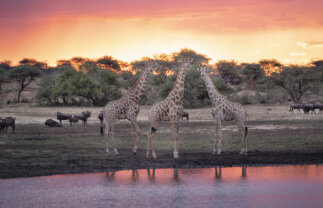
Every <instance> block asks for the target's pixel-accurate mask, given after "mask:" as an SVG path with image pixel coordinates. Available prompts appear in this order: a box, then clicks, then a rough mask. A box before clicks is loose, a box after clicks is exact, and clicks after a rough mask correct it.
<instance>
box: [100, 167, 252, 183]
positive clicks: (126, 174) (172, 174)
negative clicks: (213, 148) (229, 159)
mask: <svg viewBox="0 0 323 208" xmlns="http://www.w3.org/2000/svg"><path fill="white" fill-rule="evenodd" d="M224 169H225V170H227V169H228V168H224ZM239 170H240V171H239ZM156 172H157V173H156ZM225 172H226V174H227V175H226V176H227V177H224V180H233V179H234V178H235V179H238V178H240V179H245V178H247V167H246V166H241V167H232V168H230V171H229V172H227V171H225ZM239 172H240V175H239V177H238V173H239ZM116 173H117V176H116V177H115V175H116ZM181 174H183V175H187V174H203V175H205V174H207V175H211V174H212V169H211V168H198V169H178V168H173V169H157V171H156V169H155V168H147V169H146V170H144V169H132V170H124V171H107V172H106V173H105V176H106V178H107V179H108V180H109V181H113V180H115V181H116V182H120V183H122V181H125V182H127V183H128V182H131V183H136V182H147V181H150V182H158V183H161V184H162V183H167V182H171V181H173V182H180V175H181ZM214 177H215V179H217V180H221V179H222V167H215V168H214Z"/></svg>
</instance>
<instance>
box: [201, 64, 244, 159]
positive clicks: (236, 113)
mask: <svg viewBox="0 0 323 208" xmlns="http://www.w3.org/2000/svg"><path fill="white" fill-rule="evenodd" d="M198 70H199V71H200V72H201V76H202V78H203V80H204V82H205V85H206V88H207V91H208V94H209V97H210V100H211V102H212V106H213V107H212V116H213V119H214V124H215V133H214V148H213V154H216V153H217V154H218V155H219V154H221V147H222V144H221V139H222V132H221V122H222V121H231V120H235V121H236V123H237V125H238V127H239V130H240V132H241V134H242V148H241V152H240V154H242V155H246V154H247V151H248V150H247V143H246V137H247V133H248V128H247V127H246V126H245V121H246V110H245V109H244V108H243V106H242V105H241V104H240V103H235V102H231V101H229V100H228V99H227V98H226V97H225V96H224V95H222V94H221V93H220V92H219V91H218V90H217V88H216V87H215V86H214V84H213V82H212V80H211V78H210V76H209V74H208V73H207V72H208V70H209V69H208V68H207V67H203V66H202V67H199V68H198Z"/></svg>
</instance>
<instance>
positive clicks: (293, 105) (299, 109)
mask: <svg viewBox="0 0 323 208" xmlns="http://www.w3.org/2000/svg"><path fill="white" fill-rule="evenodd" d="M303 105H304V104H303V103H294V104H291V105H290V106H289V111H290V112H291V113H294V109H297V110H298V111H297V113H300V112H301V109H302V108H303Z"/></svg>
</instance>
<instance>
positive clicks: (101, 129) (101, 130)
mask: <svg viewBox="0 0 323 208" xmlns="http://www.w3.org/2000/svg"><path fill="white" fill-rule="evenodd" d="M100 133H101V135H103V126H100Z"/></svg>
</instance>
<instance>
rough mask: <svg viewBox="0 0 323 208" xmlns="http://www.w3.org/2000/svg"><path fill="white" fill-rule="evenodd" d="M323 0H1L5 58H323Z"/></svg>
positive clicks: (0, 47) (0, 46)
mask: <svg viewBox="0 0 323 208" xmlns="http://www.w3.org/2000/svg"><path fill="white" fill-rule="evenodd" d="M322 9H323V1H322V0H307V1H305V0H244V1H242V0H241V1H239V0H227V1H223V0H199V1H196V0H28V1H27V0H0V28H1V29H0V61H2V60H11V61H13V63H14V64H16V63H17V62H18V61H19V60H21V59H22V58H24V57H26V58H35V59H37V60H38V61H47V63H48V64H50V65H55V64H56V61H57V60H58V59H70V58H72V57H75V56H83V57H88V58H98V57H102V56H104V55H109V56H112V57H114V58H116V59H118V60H122V61H127V62H130V61H133V60H135V59H137V60H138V59H141V58H142V57H144V56H148V57H152V55H153V54H161V53H166V54H170V53H172V52H178V51H179V50H180V49H181V48H190V49H193V50H195V51H196V52H198V53H202V54H205V55H207V56H208V57H209V58H211V59H212V60H211V63H214V62H216V61H217V60H220V59H226V60H231V59H234V60H236V61H238V62H257V61H259V60H261V59H264V58H266V59H267V58H268V59H272V58H275V59H277V60H279V61H281V62H283V63H299V64H301V63H308V62H310V61H313V60H317V59H323V12H322Z"/></svg>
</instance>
